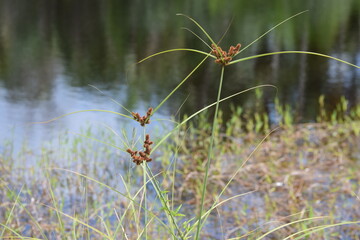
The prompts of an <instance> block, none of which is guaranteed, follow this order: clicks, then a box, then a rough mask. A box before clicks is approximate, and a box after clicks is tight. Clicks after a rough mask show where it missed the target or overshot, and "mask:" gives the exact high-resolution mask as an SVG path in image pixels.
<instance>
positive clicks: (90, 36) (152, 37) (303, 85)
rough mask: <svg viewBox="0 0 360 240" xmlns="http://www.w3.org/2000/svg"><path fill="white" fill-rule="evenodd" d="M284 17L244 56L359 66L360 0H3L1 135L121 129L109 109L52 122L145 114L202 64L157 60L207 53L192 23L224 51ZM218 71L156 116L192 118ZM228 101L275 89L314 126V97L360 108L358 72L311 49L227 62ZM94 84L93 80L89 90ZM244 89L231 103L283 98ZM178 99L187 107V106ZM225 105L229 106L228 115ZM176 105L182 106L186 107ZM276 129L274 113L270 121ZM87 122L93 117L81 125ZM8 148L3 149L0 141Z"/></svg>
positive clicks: (29, 137)
mask: <svg viewBox="0 0 360 240" xmlns="http://www.w3.org/2000/svg"><path fill="white" fill-rule="evenodd" d="M304 10H309V11H308V12H306V13H304V14H302V15H300V16H298V17H296V18H294V19H292V20H290V21H288V22H286V23H285V24H283V25H281V26H280V27H278V28H276V29H275V30H274V31H272V32H271V33H270V34H268V35H267V36H266V37H264V38H262V39H261V40H260V41H258V42H256V43H255V44H253V45H252V46H251V47H249V48H248V49H247V50H246V51H244V52H242V53H241V55H239V56H238V57H246V56H251V55H254V54H260V53H266V52H271V51H283V50H302V51H315V52H319V53H323V54H328V55H331V56H334V57H337V58H341V59H343V60H346V61H349V62H351V63H354V64H356V65H360V44H359V43H360V1H358V0H316V1H315V0H301V1H300V0H296V1H286V0H271V1H263V0H253V1H247V0H232V1H221V0H206V1H205V0H201V1H190V0H173V1H141V0H133V1H121V0H108V1H96V0H77V1H68V0H61V1H60V0H46V1H43V0H32V1H18V0H2V1H0V126H1V128H0V131H1V134H0V142H3V141H5V140H6V139H10V140H12V141H15V142H18V143H20V142H23V141H28V142H29V143H30V144H31V145H34V146H35V145H37V144H39V143H41V142H43V141H46V140H50V139H52V138H54V136H57V135H56V134H58V132H59V131H62V130H65V129H68V130H70V131H75V132H76V131H79V129H81V128H82V127H84V126H85V125H86V124H87V123H90V124H98V125H101V124H106V125H109V126H112V128H114V129H121V128H122V127H124V126H126V124H128V123H127V122H128V120H124V119H122V118H118V117H115V116H114V115H111V114H106V113H95V112H93V113H91V112H88V113H80V114H77V115H72V116H68V117H66V118H63V119H61V120H58V121H56V122H53V123H49V124H30V123H31V122H37V121H45V120H49V119H52V118H54V117H57V116H60V115H62V114H66V113H69V112H72V111H77V110H86V109H105V110H112V111H119V112H122V113H126V112H124V110H123V109H122V108H121V107H120V106H119V105H117V104H115V103H114V102H113V101H112V100H111V98H113V99H115V100H116V101H118V102H119V103H121V104H122V105H124V106H125V107H126V108H128V109H129V110H131V111H139V112H140V113H145V112H146V110H147V108H148V107H155V106H156V105H157V104H158V103H160V102H161V100H162V99H163V98H164V97H165V96H166V95H167V94H168V93H169V92H170V91H171V90H172V89H173V88H174V87H175V86H176V85H177V84H178V83H179V82H180V81H181V80H182V79H183V78H184V77H185V76H186V75H187V74H188V73H189V72H190V71H191V70H192V69H193V68H194V67H195V66H196V65H197V64H198V63H199V62H200V61H201V60H202V58H203V56H202V55H199V54H195V53H189V52H177V53H169V54H166V55H161V56H158V57H156V58H153V59H150V60H148V61H145V62H144V63H141V64H136V62H137V61H138V60H140V59H142V58H144V57H146V56H148V55H150V54H152V53H155V52H157V51H162V50H166V49H171V48H183V47H186V48H196V49H200V50H202V51H208V48H207V47H206V46H205V45H204V44H203V43H202V42H201V41H200V40H199V39H198V38H196V37H195V36H194V35H193V34H191V33H190V32H189V31H186V30H184V29H182V27H186V28H189V29H191V30H193V31H194V32H196V33H197V34H199V35H200V36H202V37H203V38H204V39H205V40H206V38H205V36H203V34H201V32H200V31H199V29H197V27H196V26H195V25H194V24H192V23H191V22H190V21H189V20H188V19H186V18H184V17H181V16H176V13H184V14H187V15H189V16H191V17H193V18H194V19H196V20H197V21H198V22H199V23H200V24H201V25H202V26H203V27H204V28H205V29H206V30H207V31H208V33H209V34H210V35H211V36H212V37H213V38H214V40H215V41H217V40H219V39H220V38H221V36H222V35H223V34H224V32H225V30H226V29H227V27H228V26H229V24H231V25H230V27H229V31H228V32H227V33H226V35H225V37H224V39H223V40H222V41H221V44H220V45H221V46H222V47H223V48H224V49H228V48H229V46H230V45H236V44H237V43H241V44H242V46H246V45H247V44H249V43H251V42H252V41H253V40H254V39H256V38H257V37H259V36H260V35H261V34H263V33H264V32H266V31H267V30H268V29H270V28H271V27H273V26H274V25H276V24H277V23H279V22H281V21H282V20H284V19H286V18H288V17H290V16H292V15H294V14H296V13H298V12H301V11H304ZM219 73H220V68H219V66H217V65H215V64H214V61H213V60H212V59H209V60H208V61H207V62H206V63H205V64H204V65H203V66H202V67H201V68H200V69H199V70H198V71H197V72H196V73H195V74H194V75H193V76H192V77H191V78H190V79H189V80H188V82H187V83H186V84H185V85H184V86H182V87H181V89H180V90H179V91H178V92H177V93H176V94H175V95H174V96H173V97H171V98H170V100H169V101H168V102H167V103H166V105H164V107H163V108H162V109H160V111H159V115H158V117H160V118H169V117H170V116H171V115H174V114H177V113H178V112H180V114H185V113H186V114H191V113H193V112H195V111H196V110H198V109H200V108H202V107H204V106H206V105H207V104H209V103H212V102H213V101H214V100H215V98H216V94H217V92H216V89H217V84H218V79H219ZM224 84H225V85H224V89H223V94H222V96H223V97H225V96H228V95H230V94H233V93H235V92H238V91H241V90H244V89H246V88H249V87H253V86H256V85H259V84H273V85H275V86H277V87H278V94H277V97H278V99H279V102H280V103H281V104H288V105H289V106H290V107H291V110H292V114H293V115H294V118H295V119H296V121H297V122H311V121H314V120H315V119H316V116H317V114H318V107H319V104H318V99H319V96H320V95H324V96H325V106H326V107H327V108H330V109H331V108H332V107H334V106H335V105H336V104H337V103H338V102H339V100H340V98H341V97H342V96H344V97H345V98H346V99H347V100H348V101H349V107H350V108H351V107H352V106H355V105H357V104H359V102H360V100H359V97H358V96H359V93H360V92H359V90H360V88H359V84H360V70H359V69H356V68H353V67H350V66H348V65H345V64H341V63H339V62H336V61H333V60H329V59H327V58H321V57H317V56H310V55H300V54H291V55H281V56H280V55H275V56H271V57H265V58H258V59H254V60H249V61H245V62H241V63H239V64H236V65H231V66H229V67H228V68H227V71H226V73H225V82H224ZM90 85H93V86H95V87H96V88H98V89H99V90H100V91H99V90H97V89H95V88H94V87H92V86H90ZM255 95H256V94H254V93H247V94H244V95H242V96H240V97H236V98H234V99H233V100H232V102H233V104H234V105H237V106H238V105H240V106H243V107H244V108H249V109H251V108H255V107H257V106H262V107H261V108H262V111H265V112H267V113H268V114H269V115H270V116H271V115H272V114H273V113H274V111H275V107H274V101H275V97H276V93H275V91H274V90H273V89H267V90H265V91H264V92H263V94H261V97H259V96H257V97H256V96H255ZM180 106H181V109H180ZM227 106H229V104H226V106H223V107H225V108H224V109H225V111H226V109H227ZM179 110H180V111H179ZM270 121H273V124H276V122H275V120H274V119H271V118H270ZM85 123H86V124H85ZM0 146H1V144H0Z"/></svg>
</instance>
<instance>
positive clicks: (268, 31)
mask: <svg viewBox="0 0 360 240" xmlns="http://www.w3.org/2000/svg"><path fill="white" fill-rule="evenodd" d="M308 11H309V10H305V11H302V12H299V13H297V14H295V15H292V16H291V17H289V18H287V19H285V20H283V21H282V22H280V23H278V24H276V25H275V26H274V27H272V28H270V29H269V30H267V31H266V32H265V33H263V34H262V35H261V36H260V37H258V38H256V39H255V40H254V41H252V42H251V43H249V44H248V45H247V46H245V47H243V48H242V49H241V50H240V51H239V52H238V53H237V54H235V56H236V55H238V54H240V53H241V52H243V51H245V49H247V48H248V47H250V46H251V45H253V44H254V43H256V42H257V41H259V40H260V39H261V38H263V37H264V36H265V35H267V34H268V33H270V32H271V31H272V30H274V29H275V28H277V27H279V26H280V25H281V24H283V23H285V22H287V21H289V20H290V19H292V18H294V17H297V16H299V15H300V14H303V13H305V12H308Z"/></svg>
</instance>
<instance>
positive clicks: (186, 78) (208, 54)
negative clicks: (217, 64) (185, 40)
mask: <svg viewBox="0 0 360 240" xmlns="http://www.w3.org/2000/svg"><path fill="white" fill-rule="evenodd" d="M210 56H212V55H211V54H210V53H207V56H206V57H205V58H204V59H203V60H202V61H201V62H200V63H199V64H198V65H197V66H196V67H195V68H194V69H193V70H192V71H191V72H190V73H189V74H188V75H187V76H186V77H185V78H184V79H183V80H182V81H181V82H180V83H179V84H178V85H177V86H176V87H175V88H174V89H173V90H172V91H171V92H170V93H169V95H167V96H166V97H165V98H164V100H162V101H161V103H160V104H159V105H158V106H157V107H156V108H155V109H154V111H153V114H154V113H155V112H156V111H157V110H158V109H159V108H160V107H161V106H162V105H163V104H164V103H165V102H166V101H167V100H168V99H169V98H170V97H171V95H173V94H174V92H176V90H178V88H179V87H181V85H183V83H184V82H185V81H186V80H188V79H189V77H190V76H191V75H192V74H193V73H194V72H195V71H196V70H197V69H198V68H199V67H200V66H201V65H202V64H203V63H204V62H205V60H206V59H207V58H208V57H210Z"/></svg>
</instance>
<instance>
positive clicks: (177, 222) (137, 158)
mask: <svg viewBox="0 0 360 240" xmlns="http://www.w3.org/2000/svg"><path fill="white" fill-rule="evenodd" d="M305 12H306V11H304V12H300V13H297V14H295V15H293V16H291V17H289V18H287V19H285V20H284V21H282V22H280V23H278V24H277V25H275V26H274V27H272V28H271V29H269V30H268V31H266V32H265V33H264V34H262V35H261V36H259V37H258V38H257V39H255V40H254V41H252V42H251V43H250V44H248V45H247V46H245V47H242V46H241V44H240V43H238V44H236V45H235V46H231V47H230V48H229V50H228V51H224V50H223V49H222V48H221V47H220V45H219V44H220V41H219V42H216V41H214V40H213V38H212V37H211V36H210V34H208V33H207V31H206V30H205V29H204V28H203V27H202V26H201V25H200V24H199V23H198V22H197V21H196V20H194V19H193V18H191V17H189V16H186V15H184V14H178V15H179V16H183V17H185V18H187V19H188V20H190V21H191V22H192V23H193V24H194V25H195V26H196V27H197V28H198V30H200V32H201V33H202V34H204V35H205V37H206V40H204V39H202V38H201V37H200V36H199V35H198V34H196V33H195V32H194V31H192V30H190V29H187V30H189V31H190V32H191V33H193V34H194V35H195V36H196V37H197V38H199V39H200V40H201V41H202V42H203V43H205V45H206V46H207V47H208V48H209V51H208V52H205V51H202V50H198V49H189V48H176V49H170V50H165V51H161V52H158V53H155V54H152V55H150V56H148V57H146V58H144V59H142V60H141V61H139V62H138V63H142V62H144V61H146V60H148V59H150V58H152V57H155V56H158V55H161V54H165V53H170V52H176V51H188V52H195V53H198V54H201V55H203V56H204V58H203V59H202V60H201V61H200V62H199V63H198V64H197V65H196V66H195V67H194V68H193V69H192V70H191V71H190V73H188V74H187V75H186V76H185V78H184V79H183V80H182V81H181V82H180V83H179V84H178V85H177V86H176V87H175V88H174V89H173V90H172V91H171V92H170V93H169V94H168V95H167V96H166V97H165V98H164V99H163V100H162V101H161V102H160V103H159V104H158V105H157V106H156V107H154V108H149V109H148V111H147V112H146V114H145V115H143V116H141V115H140V114H139V113H135V112H131V111H130V110H128V109H126V108H125V107H124V106H122V105H121V104H119V103H117V102H116V101H115V100H113V99H112V100H113V101H114V102H116V103H117V104H119V105H120V106H121V107H122V108H123V109H124V110H125V111H126V112H128V114H122V113H119V112H114V111H108V110H101V109H90V110H81V111H77V112H72V113H69V114H65V115H62V116H60V117H57V118H54V119H51V120H49V121H46V122H42V123H47V122H51V121H54V120H57V119H59V118H62V117H65V116H67V115H70V114H75V113H80V112H86V111H95V112H106V113H110V114H116V115H118V116H121V117H124V118H127V119H132V120H134V121H137V122H138V123H139V124H140V126H141V127H143V132H142V134H141V136H139V137H138V140H137V141H136V142H135V144H130V143H129V141H123V146H116V145H114V144H111V143H108V142H106V141H104V140H103V139H93V138H92V140H95V141H98V142H101V143H103V144H106V145H108V146H111V147H114V148H116V149H117V150H120V151H122V152H124V153H127V154H129V158H131V160H132V161H133V162H134V164H135V165H136V166H139V167H141V170H142V172H143V185H142V187H141V188H140V189H139V190H138V191H137V193H136V194H135V195H131V193H130V191H129V190H128V188H126V189H127V191H126V193H121V192H119V191H118V190H116V189H114V188H112V187H110V186H108V185H106V184H104V183H102V182H100V181H98V180H96V179H94V178H92V177H90V176H86V175H84V174H81V173H78V172H74V171H70V170H64V169H57V170H61V171H66V172H68V173H72V174H75V175H78V176H80V177H83V178H86V179H87V180H90V181H92V182H93V183H96V184H100V185H101V186H103V187H106V188H108V189H110V190H112V191H114V192H117V193H119V194H120V195H122V196H124V197H125V198H127V199H128V200H130V202H131V204H130V205H129V208H127V209H126V212H127V211H131V212H132V213H133V214H132V215H133V216H135V217H134V218H135V222H137V223H138V224H139V222H140V216H139V215H140V214H143V216H144V217H143V218H142V219H143V220H144V223H143V228H142V229H140V228H139V226H138V228H137V239H149V237H148V233H149V232H148V230H149V229H148V226H149V224H150V223H151V222H152V221H157V222H158V223H160V225H162V226H163V227H164V229H166V231H167V232H168V233H169V235H170V236H171V238H172V239H174V240H175V239H195V240H198V239H201V231H202V229H203V227H204V225H205V222H206V220H207V218H208V217H209V215H210V213H211V212H212V211H213V210H215V209H216V208H217V207H219V206H221V205H223V204H225V203H227V202H229V201H231V200H233V199H236V198H239V197H241V196H243V195H245V194H248V193H251V192H253V191H251V192H248V193H244V194H237V195H234V196H232V197H230V198H227V199H225V200H221V197H222V196H223V194H224V193H225V191H226V190H227V188H228V187H229V185H230V183H231V182H232V181H233V180H234V179H235V177H236V176H237V174H238V173H239V172H240V170H241V169H242V167H243V166H244V164H245V163H246V162H247V161H248V160H249V159H250V158H251V157H252V155H253V153H254V152H255V151H257V150H258V149H259V147H260V145H261V144H262V143H263V142H264V141H265V139H266V138H268V137H269V135H270V134H271V133H272V132H274V131H276V129H274V130H272V131H270V132H269V133H268V134H267V135H266V136H265V137H264V138H263V139H262V140H261V141H260V142H259V143H258V145H257V146H256V148H255V149H254V150H253V151H252V153H251V154H250V155H249V156H248V158H247V159H245V160H244V161H243V163H242V164H241V166H240V167H239V168H238V169H237V170H236V171H235V172H234V173H233V174H232V175H231V177H230V178H229V180H228V181H227V183H226V184H225V186H224V187H223V188H222V189H221V191H220V192H219V193H218V194H217V196H216V198H215V199H214V201H213V203H212V204H211V206H210V207H209V208H208V209H205V196H206V190H207V185H208V180H209V169H210V166H211V164H212V160H213V159H214V157H215V156H214V148H215V146H214V140H215V132H216V130H217V128H218V113H219V106H220V103H221V102H223V101H226V100H228V99H230V98H233V97H236V96H238V95H240V94H243V93H245V92H248V91H251V90H254V89H259V88H262V87H273V88H275V89H276V87H275V86H273V85H259V86H255V87H252V88H249V89H246V90H244V91H241V92H238V93H236V94H233V95H231V96H228V97H225V98H222V97H221V94H222V87H223V83H224V80H225V73H226V71H225V69H226V68H227V67H228V66H230V65H233V64H237V63H240V62H243V61H247V60H251V59H256V58H260V57H267V56H271V55H279V54H309V55H316V56H320V57H325V58H328V59H332V60H335V61H338V62H341V63H344V64H348V65H350V66H353V67H356V68H360V67H359V66H357V65H355V64H352V63H349V62H346V61H344V60H341V59H338V58H335V57H332V56H328V55H325V54H321V53H316V52H308V51H279V52H269V53H263V54H258V55H254V56H248V57H242V58H237V57H238V56H239V55H240V54H241V53H242V52H244V51H245V50H246V49H247V48H249V47H250V46H251V45H252V44H254V43H256V42H257V41H258V40H260V39H261V38H263V37H264V36H265V35H266V34H268V33H269V32H271V31H273V30H274V29H275V28H277V27H278V26H280V25H281V24H284V23H285V22H287V21H289V20H291V19H292V18H294V17H297V16H299V15H301V14H303V13H305ZM208 59H212V60H213V61H214V66H215V67H218V68H219V72H220V78H219V82H218V87H217V99H216V102H214V103H212V104H210V105H208V106H206V107H204V108H202V109H200V110H199V111H197V112H195V113H194V114H192V115H190V116H189V117H187V118H185V119H184V120H183V121H181V122H179V123H176V125H175V127H174V128H173V129H172V130H171V131H169V132H168V133H167V134H164V135H163V136H162V137H161V138H160V139H158V140H157V142H153V140H152V136H151V133H149V132H148V131H147V128H146V126H147V125H148V124H150V123H151V121H153V119H152V118H153V115H154V114H155V113H156V112H157V111H158V110H159V108H161V107H162V106H163V104H164V103H165V102H167V101H168V100H169V99H170V97H171V96H172V95H173V94H174V93H175V92H176V91H177V90H178V89H179V88H180V87H181V86H182V85H183V84H184V83H185V82H186V81H187V80H188V79H189V78H190V76H192V75H193V73H194V72H195V71H196V70H198V69H199V68H200V66H202V65H203V63H204V62H205V61H207V60H208ZM211 107H214V108H215V114H214V118H213V122H212V130H211V136H210V144H209V146H208V151H207V161H206V165H205V170H204V177H203V180H202V186H201V196H200V197H201V199H200V203H199V204H200V205H199V212H198V213H197V216H196V217H194V218H189V219H185V221H184V219H183V218H184V215H183V214H181V205H180V206H178V207H177V208H175V206H174V204H173V199H169V194H168V191H166V190H165V189H163V188H162V186H161V183H160V182H159V180H158V178H157V174H154V173H153V171H152V169H151V167H150V166H149V165H150V164H151V161H152V158H153V157H152V153H153V152H154V151H155V150H157V149H158V148H159V147H160V146H161V145H162V144H163V143H164V142H165V141H166V139H168V137H169V136H171V135H172V134H174V133H175V132H176V131H177V130H178V129H179V128H180V127H181V126H183V125H184V124H186V123H187V122H189V121H190V120H191V119H193V118H194V117H196V116H197V115H199V114H200V113H202V112H204V111H205V110H207V109H209V108H211ZM140 139H141V140H140ZM140 142H141V145H142V146H141V148H140V149H139V148H137V147H136V146H138V145H140ZM136 143H137V144H136ZM173 164H174V166H176V162H174V163H173ZM169 169H170V168H169ZM171 171H173V172H172V174H171V175H172V176H173V178H175V171H176V168H175V167H174V168H172V170H171ZM174 182H175V181H174V179H173V183H172V184H173V186H172V189H173V190H172V191H174V189H175V188H174ZM148 183H151V184H152V186H153V188H154V190H155V192H156V195H157V199H158V200H159V202H160V205H161V209H162V211H163V213H164V215H165V216H166V221H165V220H163V219H162V218H160V217H158V216H157V214H155V213H154V211H153V210H152V209H150V207H149V205H148V202H147V195H146V192H147V184H148ZM125 185H126V184H125ZM141 193H142V194H141ZM140 195H142V196H141V201H140V202H137V201H136V200H135V199H136V198H137V197H138V196H140ZM172 196H173V195H172ZM172 198H173V197H172ZM54 205H55V207H50V206H48V207H49V208H50V209H51V210H53V211H55V212H56V214H57V216H58V218H59V222H62V220H61V218H60V216H64V217H66V218H69V219H71V220H73V221H74V222H76V223H77V224H81V225H83V226H85V227H88V228H90V229H91V230H92V231H93V232H94V233H97V234H99V236H101V237H102V238H103V239H116V234H117V233H119V232H123V236H124V237H125V239H128V238H127V234H126V232H125V229H124V215H125V213H124V215H123V216H118V219H119V223H118V225H117V226H116V230H115V232H114V233H111V232H110V230H109V228H106V232H101V231H100V230H99V229H96V228H94V227H92V226H90V225H89V224H87V223H86V222H84V221H81V220H80V219H78V218H76V217H73V216H70V215H68V214H65V213H63V212H62V211H61V210H60V209H58V207H57V206H56V204H54ZM323 218H325V217H323V216H320V217H309V218H302V219H299V220H296V221H293V222H290V223H288V224H284V225H281V226H279V227H277V228H275V229H272V230H270V231H268V232H266V233H265V234H263V235H261V236H260V237H258V238H256V239H257V240H260V239H264V238H265V237H266V236H267V235H269V234H271V233H272V232H274V231H277V230H278V229H281V228H285V227H287V226H289V225H293V224H296V223H299V222H308V221H315V220H318V219H323ZM356 223H358V222H342V223H335V224H328V225H321V226H317V227H314V228H309V229H306V230H302V231H299V232H297V233H295V234H293V235H290V236H288V237H287V239H289V238H295V237H296V239H300V238H301V237H302V238H303V237H306V236H308V235H309V234H311V233H313V232H317V231H321V230H323V229H326V228H329V227H332V226H337V225H344V224H356ZM3 227H4V228H6V226H4V225H3ZM62 231H63V230H62ZM250 234H251V233H250Z"/></svg>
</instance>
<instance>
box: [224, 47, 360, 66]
mask: <svg viewBox="0 0 360 240" xmlns="http://www.w3.org/2000/svg"><path fill="white" fill-rule="evenodd" d="M289 53H300V54H310V55H316V56H320V57H325V58H330V59H333V60H336V61H338V62H342V63H345V64H347V65H350V66H352V67H356V68H360V67H359V66H357V65H355V64H352V63H349V62H347V61H344V60H341V59H339V58H336V57H332V56H329V55H325V54H322V53H316V52H307V51H281V52H271V53H263V54H259V55H254V56H250V57H245V58H240V59H238V60H234V61H232V62H230V63H229V64H228V65H231V64H235V63H238V62H243V61H246V60H250V59H254V58H259V57H267V56H271V55H277V54H289Z"/></svg>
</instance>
